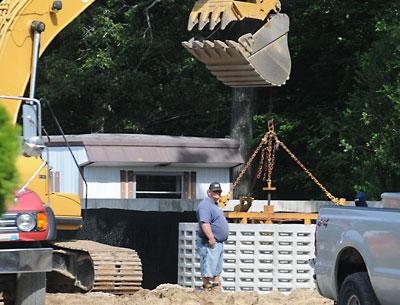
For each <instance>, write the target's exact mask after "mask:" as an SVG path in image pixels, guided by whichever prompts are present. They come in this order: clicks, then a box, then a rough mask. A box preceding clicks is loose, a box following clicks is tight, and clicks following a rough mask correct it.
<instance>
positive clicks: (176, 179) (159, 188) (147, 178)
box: [136, 174, 182, 199]
mask: <svg viewBox="0 0 400 305" xmlns="http://www.w3.org/2000/svg"><path fill="white" fill-rule="evenodd" d="M136 198H170V199H181V198H182V175H180V174H178V175H177V174H171V175H168V174H162V175H161V174H138V175H137V176H136Z"/></svg>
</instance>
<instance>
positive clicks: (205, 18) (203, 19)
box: [198, 11, 210, 31]
mask: <svg viewBox="0 0 400 305" xmlns="http://www.w3.org/2000/svg"><path fill="white" fill-rule="evenodd" d="M198 19H199V30H200V31H201V30H202V29H203V28H204V27H205V26H206V25H207V24H208V23H209V21H210V12H209V11H204V12H202V13H201V14H200V15H199V18H198Z"/></svg>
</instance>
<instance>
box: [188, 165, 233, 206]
mask: <svg viewBox="0 0 400 305" xmlns="http://www.w3.org/2000/svg"><path fill="white" fill-rule="evenodd" d="M196 172H197V174H196V184H197V187H196V199H203V198H204V197H205V196H207V190H208V187H209V186H210V183H211V182H214V181H216V182H219V183H221V187H222V194H223V195H225V194H226V193H228V191H229V187H230V180H229V168H213V167H205V168H198V169H196Z"/></svg>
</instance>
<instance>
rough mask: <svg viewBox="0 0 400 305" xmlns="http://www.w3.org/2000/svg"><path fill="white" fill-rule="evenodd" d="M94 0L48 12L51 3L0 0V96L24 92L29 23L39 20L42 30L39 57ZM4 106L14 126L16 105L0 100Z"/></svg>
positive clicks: (49, 0)
mask: <svg viewBox="0 0 400 305" xmlns="http://www.w3.org/2000/svg"><path fill="white" fill-rule="evenodd" d="M93 2H94V0H68V1H63V2H62V3H63V8H62V9H61V10H60V11H58V12H51V10H50V8H51V6H52V4H53V0H40V1H35V0H2V1H1V2H0V71H1V74H0V95H12V96H21V95H23V93H24V91H25V87H26V84H27V83H28V80H29V77H30V72H31V71H30V70H31V58H32V56H31V54H32V34H31V30H30V26H31V23H32V21H34V20H38V21H42V22H43V23H44V24H45V25H46V30H45V31H44V32H43V33H42V36H41V48H40V55H41V54H42V53H43V51H44V50H45V49H46V47H47V46H48V45H49V44H50V42H51V41H52V40H53V39H54V37H55V36H56V35H57V34H58V33H59V32H60V31H61V30H62V29H63V28H64V27H65V26H67V25H68V24H69V23H71V21H72V20H74V19H75V18H76V17H77V16H78V15H79V14H80V13H81V12H82V11H84V10H85V9H86V8H87V7H88V6H89V5H90V4H92V3H93ZM4 103H7V104H11V103H13V104H14V105H13V106H7V110H8V111H9V113H10V116H11V118H12V121H13V122H14V123H15V122H16V119H17V115H18V111H19V104H18V103H16V102H11V101H0V104H4Z"/></svg>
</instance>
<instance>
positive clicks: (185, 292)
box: [46, 284, 333, 305]
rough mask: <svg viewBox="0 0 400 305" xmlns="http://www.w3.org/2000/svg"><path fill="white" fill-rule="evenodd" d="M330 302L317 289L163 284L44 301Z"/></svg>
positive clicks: (158, 304) (79, 304)
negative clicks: (203, 287)
mask: <svg viewBox="0 0 400 305" xmlns="http://www.w3.org/2000/svg"><path fill="white" fill-rule="evenodd" d="M59 304H63V305H128V304H129V305H153V304H154V305H170V304H171V305H172V304H174V305H223V304H229V305H261V304H263V305H333V301H331V300H328V299H325V298H323V297H321V296H320V295H319V294H318V292H316V291H312V290H306V289H298V290H295V291H293V292H292V293H291V294H289V295H284V294H281V293H278V292H272V293H268V294H257V293H256V292H235V293H232V292H221V291H211V292H203V291H198V290H195V289H192V288H184V287H181V286H178V285H172V284H163V285H160V286H158V287H157V288H156V289H154V290H147V289H141V290H139V291H138V292H136V293H134V294H132V295H123V296H115V295H112V294H108V293H98V292H96V293H86V294H61V293H57V294H51V293H48V294H47V296H46V305H59Z"/></svg>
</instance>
